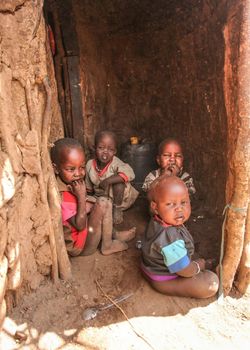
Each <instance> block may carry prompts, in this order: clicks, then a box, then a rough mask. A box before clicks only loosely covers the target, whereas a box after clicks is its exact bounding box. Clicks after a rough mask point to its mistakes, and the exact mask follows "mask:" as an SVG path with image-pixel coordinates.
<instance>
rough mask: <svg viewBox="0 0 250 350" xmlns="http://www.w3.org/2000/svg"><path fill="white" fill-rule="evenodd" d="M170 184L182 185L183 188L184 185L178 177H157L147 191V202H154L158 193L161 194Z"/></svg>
mask: <svg viewBox="0 0 250 350" xmlns="http://www.w3.org/2000/svg"><path fill="white" fill-rule="evenodd" d="M171 183H178V184H182V185H183V186H184V187H185V188H187V187H186V185H185V183H184V181H183V180H181V179H180V178H179V177H178V176H172V175H166V174H164V175H161V176H159V177H157V178H156V179H155V180H154V181H153V182H152V184H151V186H150V189H149V191H148V200H149V202H152V201H154V202H155V201H156V199H157V196H158V193H162V191H163V189H164V187H166V186H167V185H169V184H171Z"/></svg>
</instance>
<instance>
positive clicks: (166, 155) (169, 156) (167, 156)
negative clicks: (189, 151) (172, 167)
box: [163, 153, 171, 158]
mask: <svg viewBox="0 0 250 350" xmlns="http://www.w3.org/2000/svg"><path fill="white" fill-rule="evenodd" d="M163 157H165V158H171V154H166V153H165V154H163Z"/></svg>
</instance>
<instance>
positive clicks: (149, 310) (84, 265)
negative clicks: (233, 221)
mask: <svg viewBox="0 0 250 350" xmlns="http://www.w3.org/2000/svg"><path fill="white" fill-rule="evenodd" d="M146 216H147V209H146V207H145V205H143V202H142V199H140V200H139V202H138V203H137V205H136V206H135V207H134V208H133V209H131V210H130V211H128V212H127V213H126V216H125V221H124V224H123V227H131V226H134V225H136V226H137V239H139V238H140V236H141V235H142V233H143V230H144V227H145V224H146ZM200 216H201V217H200ZM220 224H221V223H220V219H219V218H210V217H209V215H208V214H207V213H205V214H204V213H202V212H200V213H196V215H195V216H193V217H192V218H191V220H190V222H189V227H190V231H191V232H192V234H193V235H194V238H195V242H196V248H197V250H198V251H199V253H200V255H201V256H205V257H211V256H216V258H218V254H219V238H218V237H219V236H220V232H219V227H220ZM204 232H206V235H204ZM135 242H136V240H134V241H132V242H130V243H129V246H130V247H129V250H128V251H126V252H122V253H119V254H115V255H113V256H109V257H104V256H102V255H101V254H100V253H99V252H97V253H96V254H94V255H93V256H90V257H78V258H74V259H72V267H73V273H74V280H73V281H72V282H70V283H69V282H60V283H59V284H58V285H52V284H51V283H49V282H45V283H44V284H43V285H42V286H41V287H40V288H39V290H37V291H36V292H35V293H32V294H29V295H27V296H25V297H24V299H23V300H22V302H21V303H20V304H19V305H18V307H16V308H15V309H14V310H13V312H12V314H11V315H9V317H8V318H7V319H6V322H5V325H4V330H3V332H2V333H1V336H0V349H1V350H12V349H13V350H14V349H29V350H33V349H39V350H56V349H57V350H59V349H64V350H66V349H88V350H97V349H98V350H104V349H105V350H106V349H107V350H117V349H119V350H128V349H136V350H144V349H145V350H147V349H157V350H165V349H171V350H175V349H178V350H179V349H181V350H182V349H194V350H195V349H197V350H198V349H199V350H200V349H201V348H202V349H203V350H206V349H214V348H215V349H216V348H220V349H225V350H230V349H235V348H237V350H240V349H246V348H249V343H250V322H249V319H250V300H249V298H247V297H244V298H239V297H237V295H236V293H234V295H233V294H232V295H231V296H229V297H227V298H225V299H224V302H223V304H219V303H218V301H217V299H216V298H212V299H209V300H196V299H188V298H178V297H174V298H173V297H166V296H164V295H161V294H158V293H156V292H155V291H153V290H152V289H151V288H150V287H149V286H148V284H147V282H146V281H145V280H144V279H143V278H142V276H141V274H140V271H139V261H140V251H139V250H137V249H136V248H135ZM98 284H100V285H101V287H102V289H103V291H104V292H105V293H106V294H108V295H109V296H111V297H113V298H114V297H117V296H121V295H125V294H128V293H132V296H130V297H129V298H128V299H127V300H126V301H123V302H122V303H121V304H120V306H121V308H122V310H123V312H124V313H125V315H126V316H125V315H124V314H123V313H122V312H121V310H119V309H117V308H116V307H114V308H111V309H109V310H105V311H101V312H100V313H99V314H98V315H97V317H96V318H95V319H93V320H89V321H85V320H83V311H84V310H85V309H86V307H88V306H93V305H99V304H103V305H104V304H106V303H108V302H109V301H108V300H107V298H106V297H105V296H104V295H103V293H102V291H101V290H100V288H99V287H98ZM126 317H127V318H128V320H127V319H126ZM17 329H18V330H21V331H24V333H25V334H26V335H27V339H26V340H25V341H22V342H17V341H15V340H14V337H13V334H14V333H15V331H16V330H17Z"/></svg>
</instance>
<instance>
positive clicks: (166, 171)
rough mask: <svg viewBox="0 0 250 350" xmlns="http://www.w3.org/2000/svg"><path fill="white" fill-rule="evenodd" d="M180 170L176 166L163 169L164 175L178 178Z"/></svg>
mask: <svg viewBox="0 0 250 350" xmlns="http://www.w3.org/2000/svg"><path fill="white" fill-rule="evenodd" d="M180 170H181V169H180V168H179V167H178V165H176V164H172V165H170V166H169V167H167V168H165V169H162V175H163V174H164V175H168V176H177V175H178V174H179V172H180Z"/></svg>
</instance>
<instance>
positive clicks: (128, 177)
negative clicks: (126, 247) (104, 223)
mask: <svg viewBox="0 0 250 350" xmlns="http://www.w3.org/2000/svg"><path fill="white" fill-rule="evenodd" d="M116 152H117V141H116V136H115V134H114V133H113V132H111V131H100V132H98V133H97V134H96V135H95V158H94V159H91V160H89V161H88V163H87V165H86V187H87V191H88V192H92V193H94V195H95V196H96V197H108V198H111V199H112V201H113V216H114V217H113V221H114V223H115V224H120V223H121V222H122V221H123V213H122V211H123V210H126V209H128V208H129V207H130V206H131V205H132V204H133V203H134V202H135V200H136V198H137V196H138V192H137V191H136V189H135V188H134V187H133V186H132V185H131V184H130V181H132V180H133V179H134V177H135V174H134V171H133V169H132V168H131V167H130V166H129V165H128V164H126V163H124V162H123V161H121V160H120V159H119V158H117V157H116V156H115V155H116Z"/></svg>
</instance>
